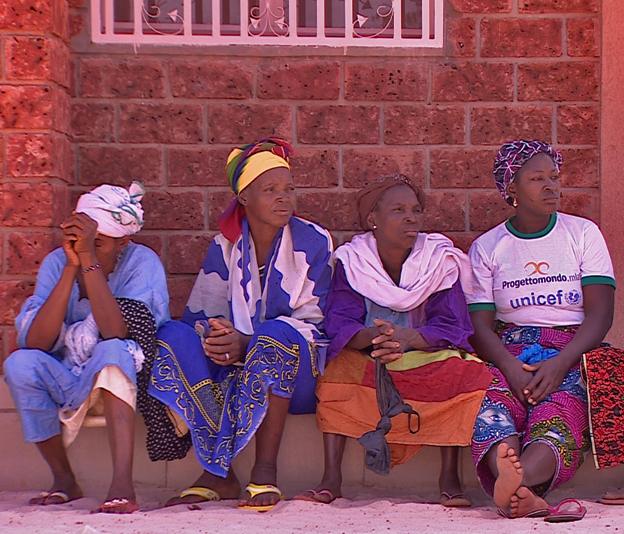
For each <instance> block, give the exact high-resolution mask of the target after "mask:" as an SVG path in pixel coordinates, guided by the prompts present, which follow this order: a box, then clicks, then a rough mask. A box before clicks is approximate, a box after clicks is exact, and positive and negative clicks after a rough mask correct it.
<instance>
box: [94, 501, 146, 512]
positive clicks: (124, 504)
mask: <svg viewBox="0 0 624 534" xmlns="http://www.w3.org/2000/svg"><path fill="white" fill-rule="evenodd" d="M138 509H139V505H138V504H137V502H136V501H131V500H130V499H111V500H110V501H104V502H103V503H102V504H101V505H100V506H98V507H97V508H96V509H95V510H92V511H91V513H92V514H131V513H133V512H136V511H137V510H138ZM120 510H123V511H120Z"/></svg>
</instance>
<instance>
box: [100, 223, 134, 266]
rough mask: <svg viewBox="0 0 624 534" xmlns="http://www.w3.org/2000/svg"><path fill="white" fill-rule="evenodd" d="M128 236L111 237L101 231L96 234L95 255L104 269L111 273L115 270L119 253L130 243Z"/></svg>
mask: <svg viewBox="0 0 624 534" xmlns="http://www.w3.org/2000/svg"><path fill="white" fill-rule="evenodd" d="M129 240H130V238H128V237H109V236H106V235H102V234H100V233H98V234H96V236H95V257H96V258H97V260H98V263H99V264H100V265H101V266H102V271H104V273H106V274H110V273H112V272H113V271H114V270H115V266H116V265H117V258H118V257H119V254H121V252H122V251H123V249H124V248H125V247H126V245H127V244H128V241H129Z"/></svg>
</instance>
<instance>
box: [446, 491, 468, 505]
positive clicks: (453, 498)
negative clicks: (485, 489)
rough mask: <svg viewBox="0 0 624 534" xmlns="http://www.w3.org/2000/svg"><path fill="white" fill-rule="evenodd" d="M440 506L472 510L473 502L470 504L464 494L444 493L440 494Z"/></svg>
mask: <svg viewBox="0 0 624 534" xmlns="http://www.w3.org/2000/svg"><path fill="white" fill-rule="evenodd" d="M440 504H441V505H442V506H445V507H446V508H470V507H471V506H472V502H470V501H469V500H468V499H466V497H464V494H463V493H461V492H460V493H455V494H453V495H451V494H450V493H448V492H446V491H443V492H442V493H440Z"/></svg>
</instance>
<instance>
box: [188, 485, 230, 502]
mask: <svg viewBox="0 0 624 534" xmlns="http://www.w3.org/2000/svg"><path fill="white" fill-rule="evenodd" d="M190 496H193V497H201V498H202V499H203V500H204V501H205V502H210V501H220V500H221V495H219V494H218V493H217V492H216V491H215V490H213V489H210V488H205V487H203V486H191V487H190V488H186V489H185V490H183V491H181V492H180V499H184V497H190Z"/></svg>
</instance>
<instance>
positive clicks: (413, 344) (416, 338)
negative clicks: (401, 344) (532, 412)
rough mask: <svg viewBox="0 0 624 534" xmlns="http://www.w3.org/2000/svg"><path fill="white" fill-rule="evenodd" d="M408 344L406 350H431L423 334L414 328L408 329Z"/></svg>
mask: <svg viewBox="0 0 624 534" xmlns="http://www.w3.org/2000/svg"><path fill="white" fill-rule="evenodd" d="M405 331H406V337H407V343H406V346H405V350H406V351H408V350H426V349H429V348H430V345H429V343H428V342H427V341H426V340H425V338H424V337H423V336H422V334H421V333H420V332H419V331H418V330H416V329H414V328H406V329H405Z"/></svg>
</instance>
